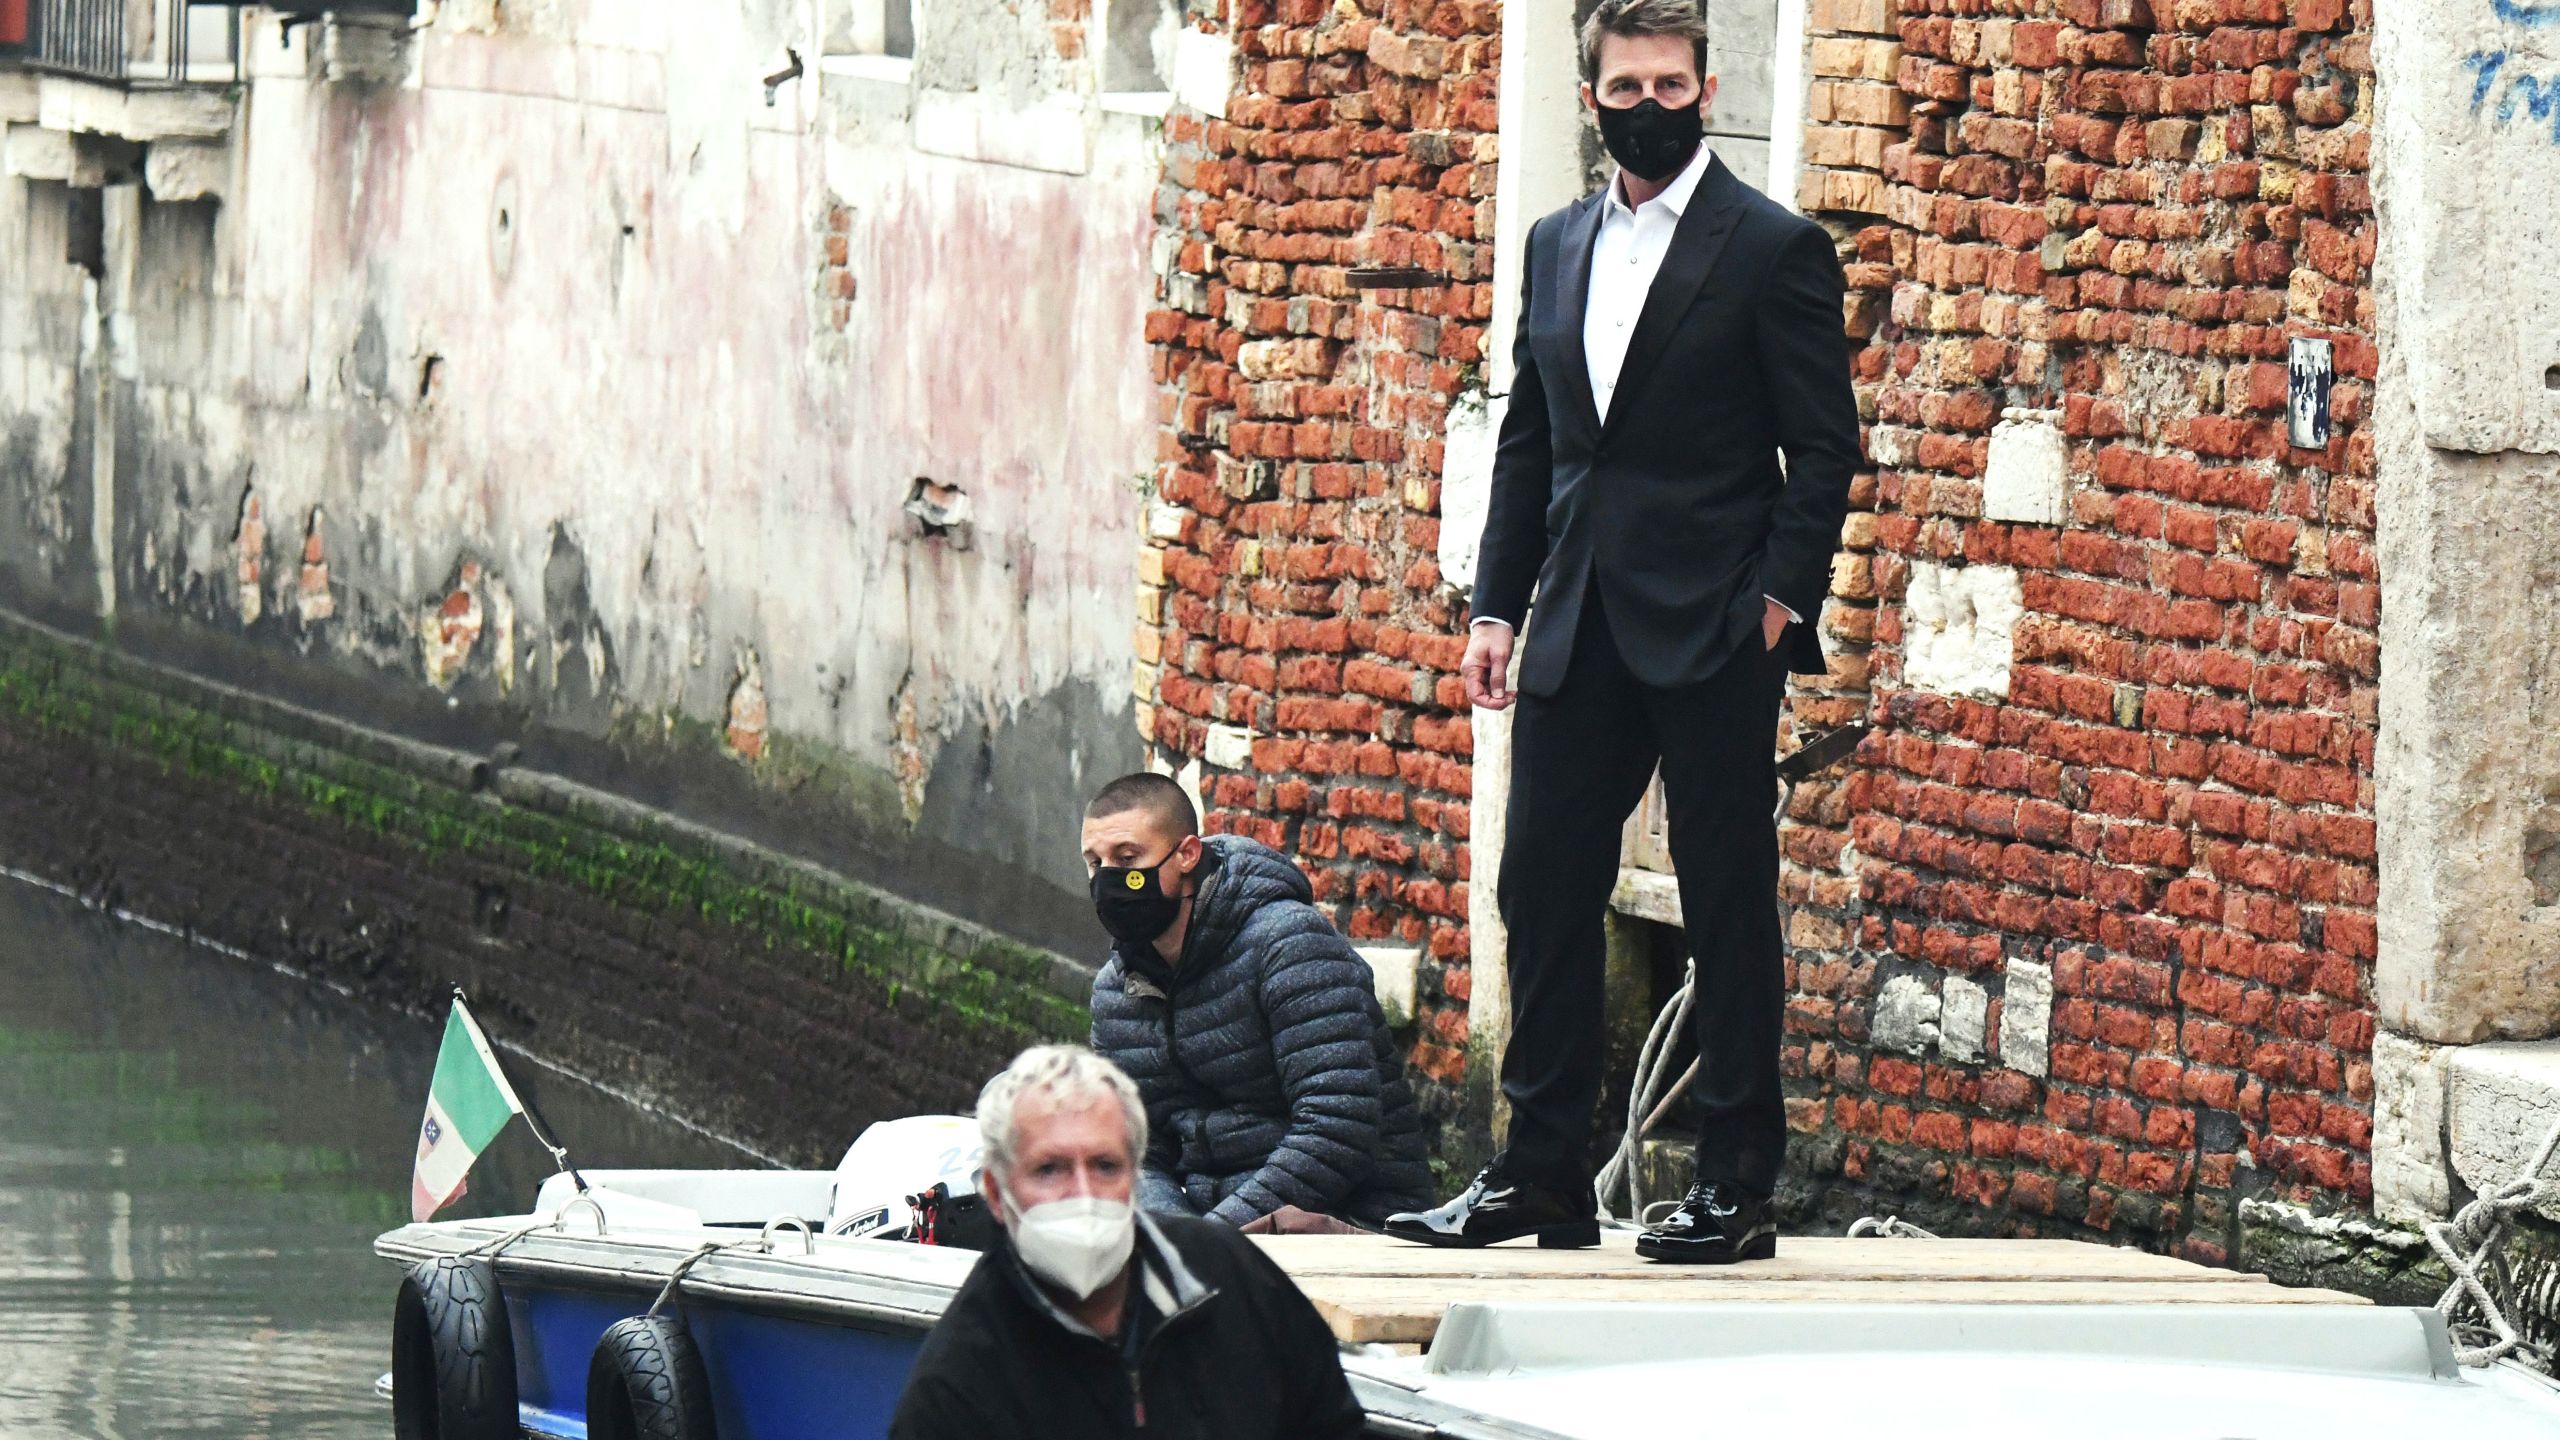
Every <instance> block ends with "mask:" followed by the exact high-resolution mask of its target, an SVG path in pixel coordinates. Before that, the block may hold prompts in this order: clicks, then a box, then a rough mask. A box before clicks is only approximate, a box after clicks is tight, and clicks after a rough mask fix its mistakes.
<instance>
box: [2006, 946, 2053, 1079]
mask: <svg viewBox="0 0 2560 1440" xmlns="http://www.w3.org/2000/svg"><path fill="white" fill-rule="evenodd" d="M2052 1031H2053V967H2052V966H2050V965H2039V964H2037V963H2036V962H2035V961H2033V960H2011V961H2010V962H2009V964H2008V983H2007V985H2006V986H2005V987H2004V988H2003V990H2002V992H2001V997H2000V1063H2001V1064H2003V1065H2006V1066H2008V1067H2009V1068H2010V1069H2012V1070H2016V1071H2020V1072H2023V1073H2025V1074H2028V1075H2042V1074H2045V1073H2047V1071H2048V1069H2049V1068H2050V1060H2049V1058H2048V1057H2049V1055H2050V1053H2051V1052H2050V1046H2049V1037H2050V1036H2051V1034H2052Z"/></svg>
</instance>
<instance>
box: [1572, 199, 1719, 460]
mask: <svg viewBox="0 0 2560 1440" xmlns="http://www.w3.org/2000/svg"><path fill="white" fill-rule="evenodd" d="M1741 219H1742V182H1741V181H1739V180H1736V179H1734V178H1733V172H1732V171H1730V170H1727V169H1726V168H1724V159H1723V157H1721V156H1709V157H1708V159H1707V173H1706V175H1705V177H1704V178H1703V179H1701V180H1700V182H1699V184H1698V193H1697V195H1696V196H1695V197H1694V198H1692V199H1691V200H1690V202H1689V208H1688V209H1687V210H1685V211H1682V212H1681V215H1680V224H1679V227H1678V228H1676V229H1674V230H1673V231H1672V232H1671V248H1670V249H1669V250H1667V251H1665V252H1664V253H1663V257H1662V269H1661V270H1660V271H1658V272H1656V273H1655V275H1654V277H1653V288H1652V289H1650V290H1648V291H1646V292H1645V297H1644V310H1643V311H1642V312H1641V313H1640V314H1638V315H1637V317H1636V333H1635V334H1634V335H1632V336H1630V337H1629V338H1628V340H1627V360H1626V364H1625V365H1624V366H1622V367H1620V369H1619V371H1618V395H1617V403H1614V404H1612V405H1611V406H1610V407H1609V424H1608V425H1605V426H1603V427H1601V428H1602V433H1603V434H1606V433H1607V432H1608V430H1609V429H1610V428H1611V427H1614V426H1615V425H1616V424H1617V422H1618V420H1619V418H1620V417H1622V416H1624V415H1625V414H1626V412H1627V411H1628V409H1629V408H1630V407H1629V406H1628V404H1627V403H1626V401H1627V400H1628V398H1629V397H1630V396H1632V395H1633V394H1634V393H1635V391H1636V388H1637V387H1638V386H1639V385H1641V384H1642V383H1643V382H1644V378H1645V375H1646V373H1647V372H1648V371H1650V370H1651V369H1652V368H1653V365H1654V362H1655V361H1657V360H1659V359H1661V358H1662V350H1663V347H1664V346H1666V345H1668V344H1670V343H1671V331H1672V327H1673V326H1675V325H1677V324H1679V323H1680V317H1681V316H1682V315H1684V314H1687V313H1688V310H1689V305H1690V302H1692V301H1694V300H1696V299H1697V298H1698V290H1699V288H1700V287H1701V286H1703V285H1705V284H1706V283H1707V274H1708V272H1709V271H1712V270H1713V269H1715V264H1716V257H1717V256H1719V255H1722V254H1723V253H1724V243H1725V241H1726V240H1728V239H1730V238H1731V237H1732V235H1733V227H1734V226H1735V224H1737V223H1738V222H1739V221H1740V220H1741ZM1583 259H1584V277H1583V285H1584V288H1585V293H1586V295H1587V293H1588V289H1589V285H1590V276H1589V268H1590V267H1589V260H1590V251H1589V250H1588V248H1586V249H1585V250H1584V252H1583ZM1575 313H1576V314H1577V315H1579V314H1580V313H1581V312H1580V311H1576V312H1575ZM1576 348H1577V349H1579V348H1580V347H1579V346H1578V345H1577V346H1576ZM1590 388H1591V379H1590V375H1589V372H1588V370H1587V369H1586V371H1585V373H1584V375H1583V390H1584V392H1585V393H1588V392H1589V391H1590Z"/></svg>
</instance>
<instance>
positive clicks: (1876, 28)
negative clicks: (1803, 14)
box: [1807, 0, 1895, 35]
mask: <svg viewBox="0 0 2560 1440" xmlns="http://www.w3.org/2000/svg"><path fill="white" fill-rule="evenodd" d="M1807 18H1808V25H1807V28H1809V29H1811V30H1812V31H1814V32H1815V33H1816V34H1820V33H1822V32H1824V31H1830V32H1832V33H1835V34H1836V33H1840V32H1843V31H1846V32H1852V33H1856V34H1862V35H1891V34H1893V33H1895V16H1894V13H1893V0H1813V6H1812V10H1811V13H1810V15H1809V16H1808V17H1807Z"/></svg>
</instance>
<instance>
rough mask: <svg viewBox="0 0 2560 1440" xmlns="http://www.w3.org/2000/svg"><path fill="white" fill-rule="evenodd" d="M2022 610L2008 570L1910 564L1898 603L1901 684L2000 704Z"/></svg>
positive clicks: (2015, 578)
mask: <svg viewBox="0 0 2560 1440" xmlns="http://www.w3.org/2000/svg"><path fill="white" fill-rule="evenodd" d="M2025 608H2026V603H2025V598H2024V587H2023V585H2022V583H2021V582H2020V580H2019V578H2018V572H2017V571H2016V570H2014V569H2012V568H2010V567H2009V566H2006V565H1964V566H1952V565H1935V564H1930V563H1928V562H1926V561H1922V562H1917V563H1914V564H1913V565H1912V567H1911V578H1910V580H1909V582H1908V583H1907V584H1906V586H1905V587H1904V590H1903V599H1902V609H1903V647H1904V648H1903V666H1902V670H1903V674H1902V678H1903V680H1904V682H1905V683H1906V684H1909V685H1911V686H1914V687H1916V688H1918V689H1922V690H1933V691H1936V692H1937V693H1939V694H1941V695H1972V696H1978V697H1981V698H1983V699H2003V698H2006V697H2007V695H2008V693H2009V666H2010V661H2011V659H2012V657H2013V655H2014V653H2015V651H2014V645H2015V637H2016V632H2017V626H2018V617H2019V616H2020V614H2022V613H2023V612H2024V610H2025Z"/></svg>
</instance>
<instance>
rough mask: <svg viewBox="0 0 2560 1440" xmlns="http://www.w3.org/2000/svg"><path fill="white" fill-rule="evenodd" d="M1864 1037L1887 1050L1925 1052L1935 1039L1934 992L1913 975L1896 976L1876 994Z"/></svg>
mask: <svg viewBox="0 0 2560 1440" xmlns="http://www.w3.org/2000/svg"><path fill="white" fill-rule="evenodd" d="M1867 1038H1869V1039H1871V1040H1873V1041H1874V1042H1875V1043H1876V1044H1877V1045H1878V1046H1879V1047H1881V1048H1883V1049H1887V1050H1901V1051H1904V1052H1906V1053H1908V1054H1912V1055H1921V1054H1925V1053H1927V1052H1928V1049H1929V1047H1930V1046H1931V1045H1933V1044H1935V1043H1936V1042H1937V1039H1938V992H1937V991H1935V990H1932V989H1930V988H1929V982H1928V981H1926V980H1923V979H1921V978H1920V977H1919V976H1917V975H1896V976H1894V977H1893V978H1892V979H1890V980H1887V981H1886V982H1884V990H1883V992H1882V993H1881V994H1879V995H1877V996H1876V1013H1875V1019H1874V1021H1873V1022H1872V1023H1870V1024H1869V1025H1868V1027H1867Z"/></svg>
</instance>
